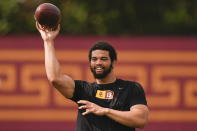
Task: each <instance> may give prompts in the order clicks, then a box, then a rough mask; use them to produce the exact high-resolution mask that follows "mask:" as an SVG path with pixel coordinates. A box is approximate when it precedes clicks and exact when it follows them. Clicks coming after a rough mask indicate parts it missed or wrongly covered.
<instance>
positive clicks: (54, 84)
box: [48, 77, 59, 87]
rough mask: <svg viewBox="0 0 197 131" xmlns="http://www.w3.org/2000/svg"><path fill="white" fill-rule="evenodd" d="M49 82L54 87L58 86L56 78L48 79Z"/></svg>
mask: <svg viewBox="0 0 197 131" xmlns="http://www.w3.org/2000/svg"><path fill="white" fill-rule="evenodd" d="M48 80H49V82H50V83H51V84H52V85H53V86H54V87H56V86H57V85H59V84H58V83H59V79H58V77H48Z"/></svg>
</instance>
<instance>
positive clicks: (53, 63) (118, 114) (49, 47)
mask: <svg viewBox="0 0 197 131" xmlns="http://www.w3.org/2000/svg"><path fill="white" fill-rule="evenodd" d="M36 28H37V30H38V31H39V32H40V34H41V37H42V39H43V42H44V51H45V68H46V74H47V77H48V80H49V81H50V82H51V84H52V85H53V86H54V87H55V88H56V89H57V90H58V91H59V92H60V93H61V94H62V95H64V96H65V97H66V98H72V96H73V93H74V89H75V83H74V80H73V79H72V78H71V77H69V76H68V75H65V74H63V73H62V72H61V68H60V64H59V62H58V60H57V58H56V55H55V48H54V39H55V38H56V37H57V36H58V34H59V31H60V25H58V27H57V29H56V30H55V31H53V30H51V29H47V28H44V27H42V26H41V25H39V23H38V22H36ZM115 63H116V62H113V63H112V62H111V59H110V57H109V52H108V51H104V50H95V51H93V52H92V58H91V61H90V66H91V67H93V68H94V69H95V71H96V73H103V71H104V70H107V69H109V68H110V65H111V64H113V66H114V65H115ZM115 80H116V77H115V74H114V71H113V69H112V71H111V72H110V73H109V74H108V75H107V76H106V77H104V78H101V79H96V82H97V83H98V84H107V83H113V82H114V81H115ZM78 103H79V104H83V105H82V106H80V107H79V109H80V110H81V109H86V111H85V112H84V113H83V114H82V115H87V114H90V113H93V114H95V115H98V116H107V117H109V118H111V119H113V120H115V121H117V122H119V123H121V124H123V125H126V126H129V127H134V128H144V127H145V126H146V124H147V122H148V108H147V106H146V105H140V104H139V105H134V106H132V107H131V108H130V110H129V111H118V110H113V109H109V108H104V107H101V106H99V105H97V104H95V103H92V102H89V101H87V100H80V101H78Z"/></svg>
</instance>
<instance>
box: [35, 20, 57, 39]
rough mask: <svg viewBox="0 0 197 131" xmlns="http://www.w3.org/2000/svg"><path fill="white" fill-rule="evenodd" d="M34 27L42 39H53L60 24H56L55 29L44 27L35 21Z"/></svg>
mask: <svg viewBox="0 0 197 131" xmlns="http://www.w3.org/2000/svg"><path fill="white" fill-rule="evenodd" d="M36 28H37V30H38V31H39V32H40V34H41V37H42V39H43V41H53V40H54V39H55V38H56V36H57V35H58V34H59V31H60V24H59V25H58V26H57V29H56V30H54V31H53V30H52V29H49V28H45V27H44V26H42V25H40V24H39V23H38V21H36Z"/></svg>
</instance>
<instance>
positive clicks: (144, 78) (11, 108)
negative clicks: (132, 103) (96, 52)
mask: <svg viewBox="0 0 197 131" xmlns="http://www.w3.org/2000/svg"><path fill="white" fill-rule="evenodd" d="M44 2H49V3H52V4H54V5H56V6H57V7H59V9H60V10H61V15H62V16H61V31H60V35H59V36H58V37H57V39H56V40H55V43H56V44H55V47H56V51H57V57H58V59H59V60H60V63H61V66H62V70H63V72H65V73H67V74H69V75H70V76H72V77H73V78H74V79H82V80H87V81H94V79H93V78H92V75H91V73H90V71H89V67H88V50H89V48H90V47H91V45H92V44H93V43H95V42H97V41H101V40H102V41H103V40H104V41H108V42H109V43H111V44H112V45H114V47H115V48H116V49H117V51H118V65H117V67H116V68H115V71H116V74H117V77H120V78H123V79H128V80H131V81H138V82H139V83H140V84H141V85H142V86H143V87H144V90H145V92H146V96H147V101H148V105H149V109H150V116H149V124H148V125H147V127H146V128H145V129H143V130H144V131H158V130H160V131H195V130H197V127H196V124H197V37H196V35H197V1H196V0H179V1H177V0H121V1H120V0H85V1H84V0H83V1H82V0H1V1H0V131H26V130H28V131H63V130H64V131H74V130H75V121H76V115H77V107H76V104H75V103H73V102H71V101H69V100H66V99H65V98H63V97H62V96H61V95H60V94H59V93H58V92H57V91H56V90H54V89H53V88H52V86H51V85H50V84H49V83H48V81H47V78H46V74H45V69H44V52H43V42H42V39H41V37H40V35H39V33H38V31H37V30H36V28H35V20H34V11H35V10H36V8H37V6H38V5H39V4H41V3H44ZM137 130H138V131H140V130H141V129H137Z"/></svg>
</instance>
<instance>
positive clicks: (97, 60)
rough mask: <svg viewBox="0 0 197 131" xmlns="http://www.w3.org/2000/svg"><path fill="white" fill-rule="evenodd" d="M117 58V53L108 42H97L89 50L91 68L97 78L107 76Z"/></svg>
mask: <svg viewBox="0 0 197 131" xmlns="http://www.w3.org/2000/svg"><path fill="white" fill-rule="evenodd" d="M116 60H117V53H116V51H115V49H114V47H113V46H112V45H110V44H109V43H107V42H97V43H95V44H94V45H93V46H92V48H91V49H90V51H89V63H90V69H91V71H92V73H93V75H94V77H95V78H97V79H102V78H104V77H106V76H107V75H108V74H109V73H110V72H111V70H112V69H113V63H114V61H116Z"/></svg>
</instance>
